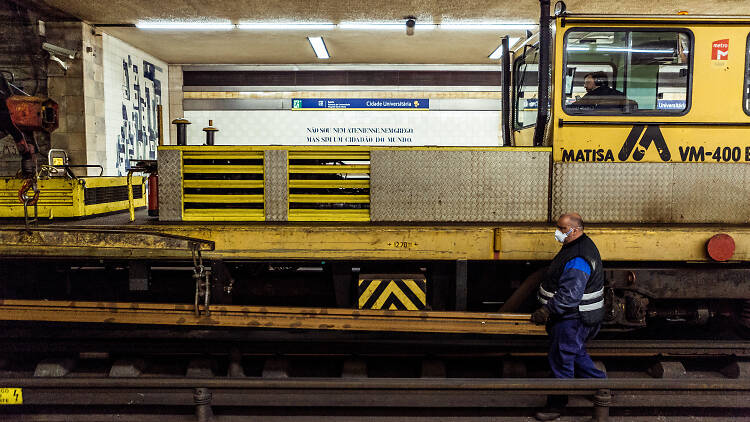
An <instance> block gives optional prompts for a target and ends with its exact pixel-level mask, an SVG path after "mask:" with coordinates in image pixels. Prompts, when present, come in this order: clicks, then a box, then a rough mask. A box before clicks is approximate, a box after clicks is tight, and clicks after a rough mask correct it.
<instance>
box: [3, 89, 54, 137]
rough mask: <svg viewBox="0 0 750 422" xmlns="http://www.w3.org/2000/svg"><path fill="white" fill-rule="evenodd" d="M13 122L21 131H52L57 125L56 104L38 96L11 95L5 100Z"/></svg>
mask: <svg viewBox="0 0 750 422" xmlns="http://www.w3.org/2000/svg"><path fill="white" fill-rule="evenodd" d="M6 104H7V105H8V111H10V116H11V119H12V120H13V123H14V124H15V125H16V127H18V129H20V130H21V131H23V132H26V131H35V130H43V131H45V132H52V131H54V130H55V129H57V127H58V126H59V116H58V105H57V103H56V102H55V101H53V100H50V99H45V98H40V97H29V96H25V95H13V96H11V97H8V99H7V100H6Z"/></svg>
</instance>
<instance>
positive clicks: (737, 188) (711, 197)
mask: <svg viewBox="0 0 750 422" xmlns="http://www.w3.org/2000/svg"><path fill="white" fill-rule="evenodd" d="M672 169H673V177H674V179H673V188H672V191H673V194H674V198H673V199H672V201H673V203H674V208H673V212H672V221H674V222H676V223H680V222H685V223H697V222H717V223H748V222H750V165H747V164H717V163H705V164H704V163H701V164H698V163H693V164H673V165H672Z"/></svg>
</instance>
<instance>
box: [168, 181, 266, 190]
mask: <svg viewBox="0 0 750 422" xmlns="http://www.w3.org/2000/svg"><path fill="white" fill-rule="evenodd" d="M182 186H183V187H185V188H227V189H229V188H248V189H249V188H262V187H263V181H262V180H183V182H182Z"/></svg>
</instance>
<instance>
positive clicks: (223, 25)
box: [135, 22, 234, 31]
mask: <svg viewBox="0 0 750 422" xmlns="http://www.w3.org/2000/svg"><path fill="white" fill-rule="evenodd" d="M135 27H136V28H139V29H171V30H175V31H191V30H203V31H226V30H229V29H233V28H234V24H232V23H230V22H138V23H136V24H135Z"/></svg>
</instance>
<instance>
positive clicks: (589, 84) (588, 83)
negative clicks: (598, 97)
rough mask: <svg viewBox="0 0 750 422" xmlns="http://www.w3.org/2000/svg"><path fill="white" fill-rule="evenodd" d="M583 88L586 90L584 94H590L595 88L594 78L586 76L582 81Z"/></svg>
mask: <svg viewBox="0 0 750 422" xmlns="http://www.w3.org/2000/svg"><path fill="white" fill-rule="evenodd" d="M583 87H584V88H586V92H591V91H593V90H594V88H596V84H594V78H592V77H591V76H586V77H585V78H584V79H583Z"/></svg>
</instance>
